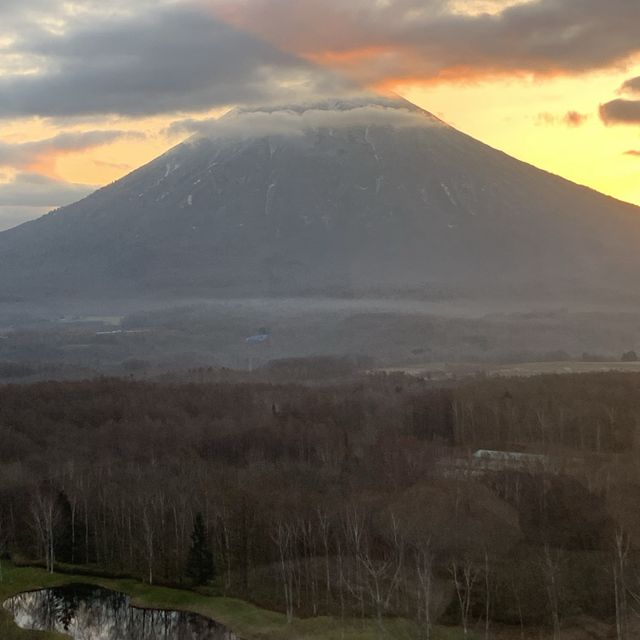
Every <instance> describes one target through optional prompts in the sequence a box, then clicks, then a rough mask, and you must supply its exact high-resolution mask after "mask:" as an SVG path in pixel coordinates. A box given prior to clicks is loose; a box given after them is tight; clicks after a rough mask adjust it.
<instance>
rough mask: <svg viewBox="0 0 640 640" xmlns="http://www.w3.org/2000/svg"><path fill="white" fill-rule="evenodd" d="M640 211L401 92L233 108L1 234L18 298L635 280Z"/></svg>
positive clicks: (446, 290)
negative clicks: (395, 96)
mask: <svg viewBox="0 0 640 640" xmlns="http://www.w3.org/2000/svg"><path fill="white" fill-rule="evenodd" d="M639 240H640V209H639V208H637V207H634V206H632V205H629V204H625V203H622V202H619V201H616V200H614V199H612V198H608V197H605V196H603V195H601V194H599V193H596V192H594V191H592V190H590V189H587V188H584V187H581V186H578V185H576V184H573V183H571V182H568V181H566V180H563V179H561V178H559V177H557V176H554V175H551V174H549V173H546V172H544V171H541V170H539V169H536V168H534V167H532V166H530V165H528V164H525V163H523V162H520V161H518V160H515V159H513V158H511V157H509V156H507V155H505V154H504V153H501V152H499V151H496V150H495V149H492V148H490V147H488V146H487V145H485V144H482V143H480V142H478V141H476V140H474V139H472V138H471V137H469V136H467V135H465V134H463V133H461V132H459V131H457V130H455V129H454V128H452V127H450V126H448V125H446V124H445V123H443V122H441V121H440V120H438V119H437V118H435V117H434V116H432V115H431V114H429V113H427V112H425V111H422V110H420V109H418V108H417V107H415V106H414V105H411V104H410V103H407V102H404V101H401V100H385V99H376V100H373V101H372V100H351V101H333V102H331V101H327V102H324V103H321V104H314V105H309V106H300V105H298V106H288V107H280V108H269V109H254V110H236V111H234V112H231V113H230V114H228V115H227V116H225V117H224V118H222V119H221V120H220V121H218V122H216V123H213V124H212V125H211V126H210V127H209V128H208V129H206V130H204V131H202V132H201V133H200V134H198V135H196V136H193V137H192V138H190V139H188V140H187V141H185V142H184V143H182V144H179V145H178V146H176V147H175V148H173V149H171V150H170V151H168V152H167V153H165V154H164V155H162V156H161V157H159V158H157V159H156V160H154V161H152V162H151V163H149V164H147V165H146V166H143V167H141V168H140V169H138V170H136V171H134V172H133V173H131V174H129V175H128V176H126V177H124V178H123V179H121V180H118V181H117V182H115V183H113V184H111V185H109V186H107V187H104V188H103V189H100V190H99V191H97V192H95V193H94V194H92V195H90V196H89V197H87V198H85V199H84V200H82V201H80V202H77V203H75V204H72V205H70V206H68V207H64V208H61V209H58V210H56V211H54V212H52V213H50V214H48V215H46V216H44V217H42V218H40V219H38V220H36V221H33V222H29V223H26V224H23V225H21V226H19V227H16V228H14V229H11V230H8V231H5V232H3V233H0V291H2V292H3V293H4V295H6V296H11V295H16V296H21V297H23V298H32V299H38V298H46V297H51V296H57V297H65V296H66V297H70V298H83V297H93V298H105V299H106V298H112V297H127V296H141V295H153V296H163V297H167V298H174V297H175V298H178V297H186V296H210V297H220V298H225V297H237V296H297V295H308V294H314V295H329V296H337V295H364V296H366V295H387V294H396V295H398V294H406V295H418V296H431V295H454V294H465V293H466V294H468V293H470V292H476V293H480V294H482V295H485V294H486V295H489V294H491V295H493V294H499V293H502V294H510V292H511V293H514V292H515V293H517V294H518V295H524V296H526V295H531V296H538V295H547V294H555V293H558V294H562V293H563V292H584V294H585V295H587V296H589V295H592V293H591V292H593V295H596V293H597V292H598V291H620V292H625V291H633V290H634V287H635V281H636V279H637V276H638V274H640V253H639V252H638V251H637V248H636V247H637V243H638V241H639Z"/></svg>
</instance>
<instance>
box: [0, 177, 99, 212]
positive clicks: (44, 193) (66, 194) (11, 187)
mask: <svg viewBox="0 0 640 640" xmlns="http://www.w3.org/2000/svg"><path fill="white" fill-rule="evenodd" d="M94 190H95V187H94V186H92V185H84V184H72V183H68V182H62V181H60V180H55V179H53V178H47V177H45V176H42V175H39V174H35V173H20V174H18V175H17V176H16V177H15V178H14V180H13V181H12V182H9V183H6V184H0V207H46V208H55V207H59V206H62V205H65V204H69V203H71V202H75V201H76V200H79V199H80V198H84V197H85V196H87V195H89V193H91V192H92V191H94Z"/></svg>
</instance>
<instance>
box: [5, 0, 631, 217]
mask: <svg viewBox="0 0 640 640" xmlns="http://www.w3.org/2000/svg"><path fill="white" fill-rule="evenodd" d="M0 25H1V26H0V229H6V228H9V227H11V226H14V225H16V224H19V223H20V222H23V221H25V220H28V219H31V218H34V217H37V216H39V215H41V214H42V213H45V212H46V211H48V210H50V209H52V208H55V207H57V206H61V205H64V204H69V203H70V202H73V201H75V200H77V199H79V198H81V197H83V196H84V195H86V194H88V193H90V192H91V191H93V190H94V189H95V188H96V187H98V186H101V185H104V184H108V183H110V182H112V181H114V180H117V179H118V178H120V177H122V176H123V175H125V174H127V173H128V172H130V171H132V170H133V169H135V168H137V167H138V166H140V165H142V164H144V163H145V162H148V161H149V160H152V159H153V158H154V157H156V156H157V155H159V154H161V153H163V152H164V151H166V150H167V149H168V148H170V147H171V146H173V145H175V144H177V143H179V142H180V141H181V140H182V139H184V138H185V137H187V136H188V135H189V132H190V131H193V130H197V129H198V127H199V126H201V125H202V124H203V123H206V122H209V121H210V120H211V119H212V118H217V117H219V116H220V115H222V114H224V113H225V112H226V111H228V110H229V109H230V108H232V107H234V106H237V105H262V104H287V103H292V102H297V101H309V100H314V99H317V98H319V97H339V96H341V95H343V94H347V93H350V92H354V91H362V90H365V89H366V90H367V91H377V92H381V93H385V94H388V93H397V94H399V95H401V96H403V97H405V98H407V99H409V100H411V101H412V102H414V103H416V104H417V105H419V106H421V107H422V108H424V109H426V110H428V111H430V112H432V113H434V114H435V115H437V116H438V117H440V118H441V119H443V120H444V121H446V122H447V123H449V124H451V125H452V126H455V127H456V128H458V129H460V130H462V131H464V132H465V133H468V134H470V135H472V136H474V137H475V138H477V139H479V140H482V141H483V142H486V143H487V144H489V145H491V146H493V147H496V148H498V149H501V150H503V151H505V152H507V153H509V154H511V155H513V156H515V157H517V158H519V159H521V160H524V161H526V162H530V163H531V164H534V165H536V166H538V167H540V168H543V169H546V170H548V171H551V172H553V173H557V174H559V175H561V176H563V177H566V178H568V179H570V180H573V181H575V182H578V183H580V184H585V185H587V186H590V187H592V188H594V189H597V190H599V191H602V192H604V193H607V194H609V195H612V196H614V197H617V198H620V199H622V200H626V201H628V202H633V203H635V204H639V205H640V37H639V35H638V33H639V26H640V2H639V1H638V0H606V1H605V0H110V1H109V2H104V0H1V1H0Z"/></svg>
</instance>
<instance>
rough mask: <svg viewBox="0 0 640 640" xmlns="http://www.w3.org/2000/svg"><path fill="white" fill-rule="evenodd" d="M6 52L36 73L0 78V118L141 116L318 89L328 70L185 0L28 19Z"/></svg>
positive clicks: (328, 78) (330, 79)
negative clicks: (130, 10)
mask: <svg viewBox="0 0 640 640" xmlns="http://www.w3.org/2000/svg"><path fill="white" fill-rule="evenodd" d="M12 52H13V53H14V54H19V55H22V56H24V57H26V58H33V59H36V60H40V61H41V67H42V68H41V69H40V71H39V72H38V73H35V74H28V75H15V76H4V77H0V117H2V116H5V117H7V116H30V115H38V116H49V117H57V116H81V115H91V114H106V113H113V114H125V115H134V116H141V115H149V114H156V113H163V112H175V111H180V110H185V111H194V110H204V109H210V108H211V107H213V106H217V105H224V104H229V103H238V102H252V101H266V100H269V99H271V98H273V97H274V96H278V97H279V98H281V97H282V94H286V93H287V92H291V93H292V94H293V93H294V92H297V91H301V92H303V93H304V92H305V91H306V92H314V91H322V90H326V89H328V87H329V86H330V85H331V83H332V82H334V80H333V77H332V76H330V75H329V74H328V73H327V72H325V71H320V70H318V69H316V68H315V67H313V66H312V65H310V64H309V63H306V62H303V61H301V60H299V59H297V58H296V57H295V56H292V55H290V54H286V53H282V52H280V51H278V50H277V49H275V48H274V47H272V46H270V45H268V44H266V43H264V42H262V41H260V40H258V39H256V38H255V37H253V36H250V35H248V34H245V33H242V32H240V31H238V30H236V29H235V28H233V27H230V26H228V25H226V24H223V23H221V22H220V21H219V20H217V19H215V18H214V16H213V15H212V14H211V13H210V12H208V11H205V10H204V9H200V8H197V7H195V6H193V5H185V4H179V5H170V6H164V7H163V6H160V7H159V8H157V9H155V10H149V11H148V12H147V13H145V14H144V15H138V14H134V15H129V16H119V17H116V18H110V19H106V18H105V19H102V20H95V21H92V20H90V19H87V20H86V21H81V22H78V21H76V22H74V23H72V24H71V25H70V26H68V27H67V29H66V30H65V31H64V32H63V33H62V34H54V33H51V32H50V31H47V30H45V29H44V28H41V29H39V28H36V27H33V28H31V29H30V30H28V31H26V32H24V33H22V34H21V36H20V38H19V39H18V41H17V42H15V43H14V44H13V45H12Z"/></svg>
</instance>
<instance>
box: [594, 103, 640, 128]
mask: <svg viewBox="0 0 640 640" xmlns="http://www.w3.org/2000/svg"><path fill="white" fill-rule="evenodd" d="M600 118H601V119H602V121H603V122H604V123H605V124H640V100H624V99H622V98H619V99H617V100H612V101H611V102H607V103H606V104H602V105H600Z"/></svg>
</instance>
